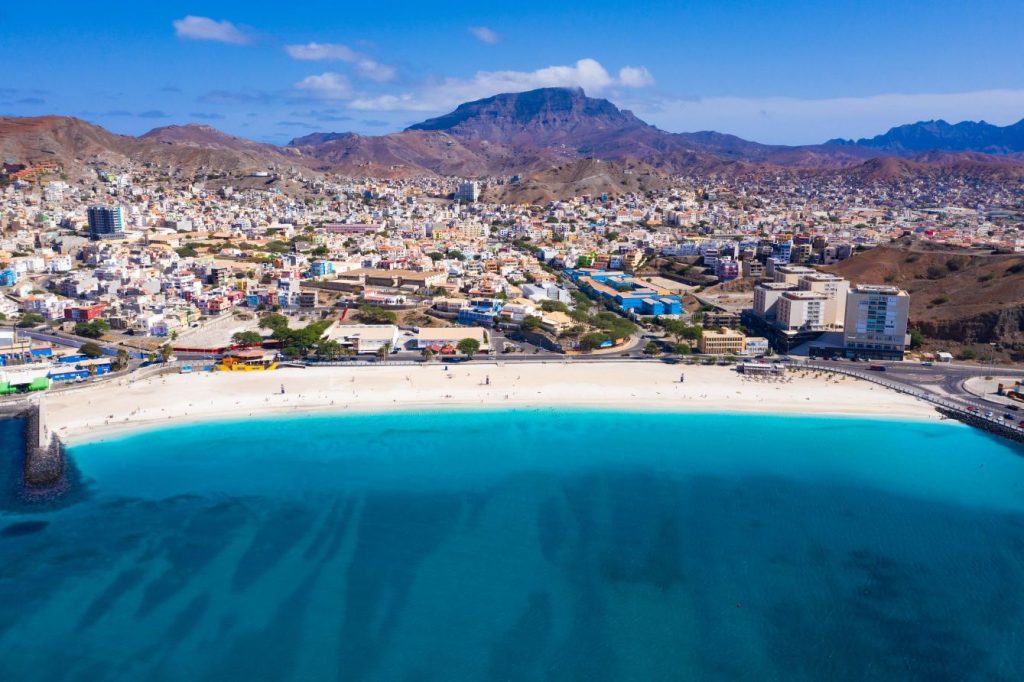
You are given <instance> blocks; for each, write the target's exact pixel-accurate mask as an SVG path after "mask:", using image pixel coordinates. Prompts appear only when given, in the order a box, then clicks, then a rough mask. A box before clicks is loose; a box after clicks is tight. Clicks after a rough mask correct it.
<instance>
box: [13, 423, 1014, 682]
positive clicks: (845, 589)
mask: <svg viewBox="0 0 1024 682" xmlns="http://www.w3.org/2000/svg"><path fill="white" fill-rule="evenodd" d="M13 424H14V423H13V422H2V421H0V451H2V452H4V453H7V452H12V453H13V451H14V449H15V448H14V444H15V443H16V441H17V434H16V426H14V425H13ZM8 446H9V447H8ZM72 455H73V460H74V464H75V466H76V467H77V469H78V473H79V476H80V478H81V480H82V481H83V482H82V484H81V485H79V486H77V487H76V489H75V490H73V491H71V492H70V493H69V494H68V496H67V497H65V498H64V500H62V501H61V502H60V503H59V504H55V505H53V506H52V508H46V509H42V508H38V507H32V506H26V504H25V503H24V502H21V501H18V500H17V499H16V497H15V496H14V495H13V494H12V493H11V492H10V490H9V489H8V490H7V494H6V496H5V497H3V499H2V500H0V503H2V506H3V509H4V510H5V511H3V512H0V680H83V681H84V680H89V681H92V680H105V679H109V680H182V679H188V680H333V679H337V680H364V679H365V680H491V679H493V680H541V679H557V680H825V679H827V680H869V679H870V680H883V679H885V680H888V679H894V680H947V679H948V680H972V679H973V680H1017V679H1021V678H1022V677H1024V648H1022V646H1021V643H1022V642H1024V459H1022V458H1021V451H1020V450H1019V449H1017V448H1016V447H1015V446H1010V445H1008V444H1006V443H1004V442H1002V441H998V440H995V439H992V438H989V437H988V436H985V435H983V434H981V433H979V432H976V431H973V430H970V429H968V428H965V427H961V426H954V425H949V424H934V423H905V422H897V421H867V420H855V419H824V418H784V417H768V416H749V415H747V416H737V415H700V414H687V415H671V414H642V413H610V412H565V411H537V412H528V411H522V412H511V413H486V412H441V413H434V414H392V415H382V416H352V417H307V418H296V419H288V420H282V419H279V420H266V421H257V422H249V423H231V424H207V425H199V426H190V427H181V428H173V429H167V430H162V431H154V432H148V433H140V434H137V435H135V436H131V437H128V438H124V439H120V440H116V441H112V442H107V443H97V444H91V445H84V446H80V447H77V448H75V449H74V451H73V453H72ZM15 460H16V457H14V456H13V455H12V456H11V457H7V458H5V461H4V462H3V465H2V466H4V467H7V469H6V470H5V471H3V472H2V473H3V480H6V481H10V480H11V478H12V476H11V474H12V467H13V466H14V465H13V464H12V463H13V462H14V461H15ZM8 488H9V486H8Z"/></svg>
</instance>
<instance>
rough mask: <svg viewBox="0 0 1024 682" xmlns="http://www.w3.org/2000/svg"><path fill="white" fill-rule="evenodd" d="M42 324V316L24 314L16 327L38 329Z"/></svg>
mask: <svg viewBox="0 0 1024 682" xmlns="http://www.w3.org/2000/svg"><path fill="white" fill-rule="evenodd" d="M43 322H44V320H43V316H42V315H40V314H39V313H25V314H24V315H22V316H21V319H20V320H18V326H19V327H21V328H23V329H24V328H28V327H38V326H39V325H41V324H42V323H43Z"/></svg>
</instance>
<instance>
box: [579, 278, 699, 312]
mask: <svg viewBox="0 0 1024 682" xmlns="http://www.w3.org/2000/svg"><path fill="white" fill-rule="evenodd" d="M566 273H567V274H568V275H569V276H570V277H571V278H572V280H573V281H574V282H575V283H576V285H577V286H579V287H580V289H582V290H583V291H584V292H586V293H587V295H589V296H591V297H593V298H598V299H603V300H606V301H609V302H611V303H614V304H615V305H616V307H618V309H619V310H620V311H621V312H623V313H633V314H635V315H679V314H681V313H682V311H683V302H682V299H681V298H680V297H679V296H677V295H675V294H672V293H671V292H669V291H667V290H665V289H661V288H659V287H656V286H654V285H652V284H651V283H649V282H645V281H644V280H642V279H639V278H637V277H634V276H632V275H629V274H627V273H625V272H621V271H619V270H591V269H585V268H579V269H571V270H566Z"/></svg>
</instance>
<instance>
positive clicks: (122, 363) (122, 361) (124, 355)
mask: <svg viewBox="0 0 1024 682" xmlns="http://www.w3.org/2000/svg"><path fill="white" fill-rule="evenodd" d="M116 364H117V369H125V368H126V367H127V366H128V351H126V350H125V349H124V348H118V349H117V363H116Z"/></svg>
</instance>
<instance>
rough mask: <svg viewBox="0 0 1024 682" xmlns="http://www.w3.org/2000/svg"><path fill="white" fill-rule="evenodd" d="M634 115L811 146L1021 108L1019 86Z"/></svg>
mask: <svg viewBox="0 0 1024 682" xmlns="http://www.w3.org/2000/svg"><path fill="white" fill-rule="evenodd" d="M628 106H629V108H631V109H632V110H633V111H634V112H635V113H636V114H637V116H639V117H640V118H642V119H644V120H646V121H648V122H649V123H653V124H655V125H657V126H658V127H660V128H663V129H665V130H671V131H673V132H684V131H697V130H717V131H719V132H723V133H732V134H734V135H739V136H740V137H743V138H746V139H748V140H755V141H757V142H764V143H768V144H816V143H821V142H824V141H826V140H828V139H831V138H834V137H843V138H860V137H872V136H874V135H878V134H880V133H884V132H885V131H886V130H888V129H889V128H891V127H893V126H898V125H902V124H904V123H915V122H917V121H922V120H931V119H938V118H941V119H945V120H946V121H949V122H951V123H956V122H959V121H964V120H974V121H977V120H980V119H984V120H987V121H989V122H990V123H996V124H999V125H1007V124H1010V123H1015V122H1016V121H1018V120H1019V119H1020V118H1021V116H1022V112H1024V90H985V91H980V92H962V93H946V94H884V95H870V96H866V97H836V98H831V99H798V98H793V97H765V98H754V97H751V98H745V97H707V98H692V99H684V98H678V99H661V100H650V101H642V100H640V101H637V102H630V103H629V104H628Z"/></svg>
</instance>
